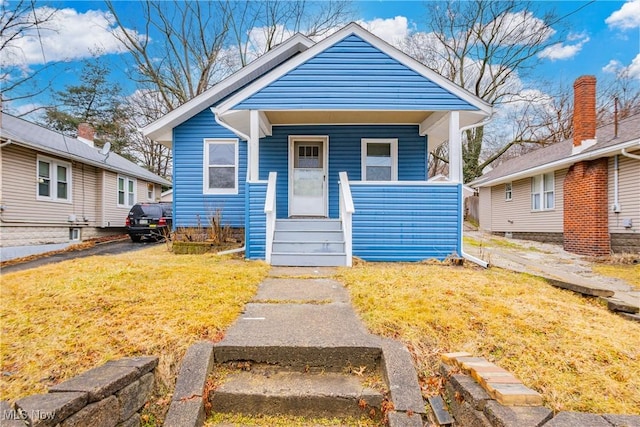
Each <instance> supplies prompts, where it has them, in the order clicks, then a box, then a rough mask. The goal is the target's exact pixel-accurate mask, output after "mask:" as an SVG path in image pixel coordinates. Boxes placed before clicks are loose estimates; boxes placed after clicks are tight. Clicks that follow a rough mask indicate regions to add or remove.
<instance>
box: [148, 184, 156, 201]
mask: <svg viewBox="0 0 640 427" xmlns="http://www.w3.org/2000/svg"><path fill="white" fill-rule="evenodd" d="M155 199H156V186H155V184H154V183H153V182H147V200H155Z"/></svg>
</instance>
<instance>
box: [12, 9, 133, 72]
mask: <svg viewBox="0 0 640 427" xmlns="http://www.w3.org/2000/svg"><path fill="white" fill-rule="evenodd" d="M52 11H53V9H51V8H49V7H46V6H45V7H40V8H37V9H36V10H35V13H36V14H38V15H40V16H44V15H47V14H50V13H51V12H52ZM119 31H122V30H121V29H120V28H118V27H117V26H116V24H115V20H114V18H113V16H112V15H111V13H109V12H105V11H99V10H89V11H87V12H85V13H78V12H77V11H76V10H74V9H71V8H66V9H59V10H58V11H57V12H56V13H55V14H54V15H53V19H52V20H51V21H50V22H48V23H47V24H46V28H41V29H40V31H36V30H35V29H29V30H26V31H24V32H23V34H22V37H19V38H17V39H15V40H14V41H12V42H11V43H10V45H9V47H8V48H7V49H5V51H4V52H3V59H2V65H3V66H20V67H26V66H29V65H39V64H46V63H48V62H55V61H70V60H78V59H83V58H88V57H90V56H91V55H92V53H91V52H92V51H100V52H102V53H104V54H109V53H121V52H124V51H125V49H124V47H123V46H122V44H121V43H120V42H119V41H118V40H116V38H115V37H114V34H117V33H118V32H119ZM134 34H135V33H134ZM137 35H138V37H143V36H140V35H139V34H137Z"/></svg>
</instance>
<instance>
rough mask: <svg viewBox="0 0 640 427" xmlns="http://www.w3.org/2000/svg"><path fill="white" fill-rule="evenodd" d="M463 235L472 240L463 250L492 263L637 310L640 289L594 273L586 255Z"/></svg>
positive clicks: (478, 233) (550, 246) (523, 242)
mask: <svg viewBox="0 0 640 427" xmlns="http://www.w3.org/2000/svg"><path fill="white" fill-rule="evenodd" d="M464 235H465V236H467V237H470V238H471V239H473V240H474V244H467V243H465V245H464V249H465V252H467V253H468V254H470V255H473V256H475V257H478V258H481V259H483V260H484V261H487V262H488V263H489V264H490V265H492V266H495V267H500V268H504V269H508V270H512V271H518V272H522V273H528V274H532V275H535V276H541V277H544V278H546V279H550V280H551V282H552V284H553V285H555V286H558V287H561V288H564V289H569V290H572V291H574V292H579V293H582V294H585V295H591V296H600V297H605V299H606V300H607V301H608V302H611V303H612V304H613V303H616V304H618V303H619V304H622V305H628V306H630V307H634V308H635V310H640V289H635V288H634V287H633V286H631V285H630V284H629V283H627V282H625V281H624V280H621V279H616V278H613V277H607V276H602V275H600V274H598V273H596V272H594V271H593V268H592V265H593V263H592V262H591V261H590V260H589V258H588V257H583V256H580V255H576V254H572V253H570V252H566V251H565V250H563V249H562V246H560V245H553V244H548V243H540V242H534V241H529V240H517V239H506V238H504V237H498V236H494V235H490V234H487V233H483V232H481V231H473V230H471V231H470V230H465V231H464ZM475 243H479V245H477V244H475ZM638 258H639V259H640V256H639V257H638ZM611 307H612V306H611V305H610V308H611ZM636 313H637V311H636ZM637 317H638V319H634V320H640V316H637Z"/></svg>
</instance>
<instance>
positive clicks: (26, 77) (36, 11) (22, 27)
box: [0, 0, 57, 114]
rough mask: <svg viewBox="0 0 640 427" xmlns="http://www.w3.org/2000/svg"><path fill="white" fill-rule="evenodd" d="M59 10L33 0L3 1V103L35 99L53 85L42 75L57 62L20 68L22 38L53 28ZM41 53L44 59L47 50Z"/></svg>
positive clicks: (0, 67)
mask: <svg viewBox="0 0 640 427" xmlns="http://www.w3.org/2000/svg"><path fill="white" fill-rule="evenodd" d="M56 12H57V9H54V8H36V6H35V1H33V0H18V1H11V2H9V1H1V2H0V84H1V85H2V91H0V102H1V103H2V105H5V103H7V102H10V101H17V100H24V99H28V98H32V97H34V96H37V95H40V94H42V93H43V92H45V91H47V90H48V89H50V88H51V81H47V80H43V79H41V78H40V77H41V76H42V75H43V74H44V72H45V71H48V70H49V69H50V68H51V67H53V66H54V65H55V64H54V63H49V64H48V65H45V66H44V67H41V68H39V69H37V70H35V71H34V70H30V69H26V67H18V65H20V64H22V62H23V61H22V55H23V52H22V51H21V50H20V48H19V41H20V40H21V39H22V38H24V37H26V36H28V35H33V34H35V35H36V36H39V34H40V32H41V31H51V30H52V29H51V28H50V26H49V23H50V22H51V21H52V20H53V19H54V17H55V14H56ZM42 55H43V59H44V55H45V54H44V51H43V52H42ZM44 62H46V61H44ZM27 113H28V112H27ZM25 114H26V113H25Z"/></svg>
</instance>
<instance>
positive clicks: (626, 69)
mask: <svg viewBox="0 0 640 427" xmlns="http://www.w3.org/2000/svg"><path fill="white" fill-rule="evenodd" d="M602 71H603V72H605V73H609V74H614V75H616V76H620V75H625V76H628V77H630V78H632V79H638V80H640V53H639V54H637V55H636V57H635V58H633V60H631V64H629V65H628V66H625V65H624V64H623V63H622V62H620V61H618V60H617V59H612V60H611V61H609V63H608V64H607V65H605V66H604V67H602Z"/></svg>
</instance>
